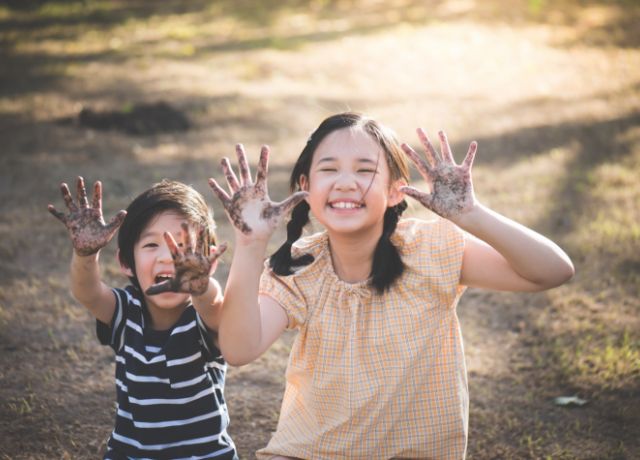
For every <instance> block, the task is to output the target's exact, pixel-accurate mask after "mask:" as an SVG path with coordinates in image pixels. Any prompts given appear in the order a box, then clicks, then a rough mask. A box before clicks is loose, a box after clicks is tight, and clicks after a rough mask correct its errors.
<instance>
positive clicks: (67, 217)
mask: <svg viewBox="0 0 640 460" xmlns="http://www.w3.org/2000/svg"><path fill="white" fill-rule="evenodd" d="M60 190H61V191H62V198H64V201H65V203H66V205H67V208H68V209H69V213H68V214H64V213H62V212H59V211H57V210H56V208H55V207H54V206H53V205H52V204H50V205H49V206H48V209H49V212H50V213H51V214H53V216H54V217H55V218H56V219H58V220H59V221H60V222H62V223H63V224H64V225H65V226H66V227H67V230H68V231H69V235H70V237H71V242H72V244H73V248H74V250H75V251H76V254H78V255H80V256H89V255H91V254H95V253H96V252H98V251H99V250H100V249H102V248H103V247H104V246H106V245H107V243H109V241H111V238H113V235H114V234H115V232H116V230H118V227H120V225H121V224H122V221H123V220H124V217H125V216H126V215H127V212H126V211H120V212H119V213H118V214H116V215H115V217H113V219H111V221H110V222H109V223H108V224H107V223H105V221H104V217H103V215H102V183H101V182H100V181H96V182H95V184H94V185H93V201H92V202H91V206H89V201H88V200H87V190H86V189H85V186H84V179H83V178H82V177H78V183H77V193H78V203H77V204H76V203H74V202H73V198H72V197H71V193H70V192H69V187H68V186H67V184H65V183H62V184H61V185H60Z"/></svg>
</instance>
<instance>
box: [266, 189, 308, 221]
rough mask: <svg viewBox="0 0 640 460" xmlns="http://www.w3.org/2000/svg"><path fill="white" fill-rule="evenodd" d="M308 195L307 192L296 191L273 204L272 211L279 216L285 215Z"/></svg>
mask: <svg viewBox="0 0 640 460" xmlns="http://www.w3.org/2000/svg"><path fill="white" fill-rule="evenodd" d="M307 196H309V192H296V193H294V194H293V195H291V196H290V197H289V198H287V199H286V200H283V201H281V202H280V203H278V204H276V205H274V206H273V211H274V213H275V214H277V215H279V216H285V215H287V214H289V213H290V212H291V210H292V209H293V208H294V207H295V206H297V205H298V203H300V202H301V201H302V200H304V199H305V198H306V197H307Z"/></svg>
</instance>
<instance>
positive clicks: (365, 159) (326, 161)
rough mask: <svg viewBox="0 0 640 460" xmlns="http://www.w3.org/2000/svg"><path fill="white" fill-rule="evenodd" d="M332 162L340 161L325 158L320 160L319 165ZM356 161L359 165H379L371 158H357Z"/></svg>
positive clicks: (334, 158)
mask: <svg viewBox="0 0 640 460" xmlns="http://www.w3.org/2000/svg"><path fill="white" fill-rule="evenodd" d="M332 161H338V159H337V158H336V157H325V158H321V159H319V160H318V163H317V164H320V163H323V162H324V163H330V162H332ZM356 161H357V162H359V163H371V164H378V162H377V161H374V160H372V159H370V158H357V159H356Z"/></svg>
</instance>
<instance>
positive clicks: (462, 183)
mask: <svg viewBox="0 0 640 460" xmlns="http://www.w3.org/2000/svg"><path fill="white" fill-rule="evenodd" d="M417 133H418V137H419V138H420V141H421V142H422V145H423V146H424V148H425V153H426V156H427V160H428V161H425V160H424V159H423V158H422V157H421V156H420V155H418V154H417V153H416V151H415V150H413V149H412V148H411V147H410V146H408V145H407V144H402V149H403V150H404V152H405V153H406V154H407V156H408V157H409V158H411V160H412V161H413V162H414V163H415V165H416V166H417V167H418V170H419V171H420V174H421V175H422V177H424V179H425V180H426V181H427V183H428V184H429V185H430V187H431V191H430V193H425V192H421V191H420V190H418V189H417V188H415V187H410V186H404V187H400V189H399V190H400V191H401V192H402V193H404V194H406V195H409V196H410V197H412V198H415V199H416V200H418V201H419V202H420V203H422V205H423V206H424V207H426V208H427V209H430V210H431V211H433V212H435V213H436V214H438V215H440V216H442V217H445V218H447V219H450V218H455V217H456V216H459V215H461V214H464V213H466V212H468V211H470V210H471V209H473V207H474V205H475V204H476V199H475V196H474V193H473V183H472V181H471V166H472V165H473V159H474V157H475V154H476V151H477V149H478V144H477V143H476V142H475V141H474V142H472V143H471V144H470V145H469V150H468V152H467V156H466V157H465V159H464V161H463V162H462V164H461V165H458V164H456V162H455V160H454V159H453V154H452V153H451V148H450V147H449V142H448V140H447V136H446V134H445V133H444V132H443V131H439V132H438V136H439V137H440V148H441V150H442V154H439V153H438V152H437V151H436V149H434V148H433V145H432V144H431V142H430V141H429V138H428V137H427V135H426V134H425V132H424V131H423V130H422V129H421V128H418V130H417Z"/></svg>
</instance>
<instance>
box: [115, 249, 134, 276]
mask: <svg viewBox="0 0 640 460" xmlns="http://www.w3.org/2000/svg"><path fill="white" fill-rule="evenodd" d="M116 258H117V259H118V263H119V264H120V271H121V272H122V273H123V274H124V275H126V276H127V277H129V278H134V277H135V275H134V274H133V270H131V269H130V268H129V267H127V266H126V265H125V264H123V263H122V259H121V258H120V249H118V251H117V252H116Z"/></svg>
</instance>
